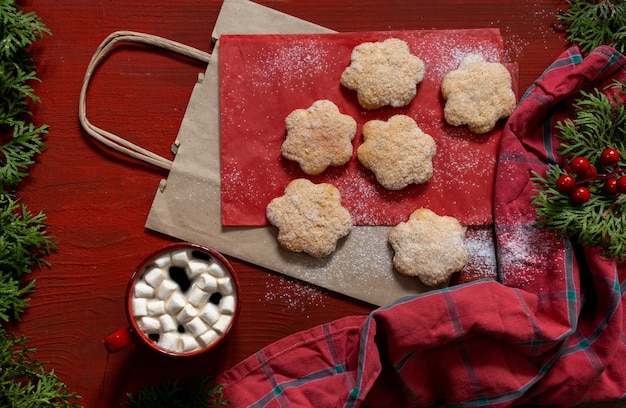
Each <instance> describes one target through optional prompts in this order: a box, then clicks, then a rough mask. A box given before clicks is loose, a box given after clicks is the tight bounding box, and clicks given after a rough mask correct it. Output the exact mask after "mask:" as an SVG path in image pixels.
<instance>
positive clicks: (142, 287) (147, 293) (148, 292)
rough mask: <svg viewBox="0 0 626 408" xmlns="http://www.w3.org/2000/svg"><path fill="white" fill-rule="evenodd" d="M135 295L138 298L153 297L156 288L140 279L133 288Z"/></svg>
mask: <svg viewBox="0 0 626 408" xmlns="http://www.w3.org/2000/svg"><path fill="white" fill-rule="evenodd" d="M133 293H134V294H135V297H138V298H151V297H153V296H154V288H153V287H152V286H150V285H147V284H145V283H144V282H141V281H138V282H137V283H135V287H134V288H133Z"/></svg>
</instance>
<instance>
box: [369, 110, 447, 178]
mask: <svg viewBox="0 0 626 408" xmlns="http://www.w3.org/2000/svg"><path fill="white" fill-rule="evenodd" d="M436 152H437V145H436V144H435V141H434V140H433V138H432V137H431V136H430V135H427V134H426V133H424V132H423V131H422V130H421V129H420V128H419V127H418V126H417V123H415V121H414V120H413V119H411V118H410V117H408V116H405V115H395V116H392V117H391V118H389V120H388V121H387V122H384V121H381V120H371V121H369V122H367V123H366V124H365V125H364V126H363V143H362V144H361V145H360V146H359V147H358V149H357V157H358V159H359V162H360V163H361V164H362V165H363V166H364V167H365V168H367V169H370V170H371V171H372V172H373V173H374V175H375V176H376V180H377V181H378V182H379V183H380V184H381V185H382V186H383V187H385V188H386V189H388V190H400V189H403V188H404V187H406V186H408V185H409V184H421V183H425V182H426V181H428V180H429V179H430V178H431V177H432V175H433V163H432V158H433V157H434V156H435V153H436Z"/></svg>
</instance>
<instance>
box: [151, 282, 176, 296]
mask: <svg viewBox="0 0 626 408" xmlns="http://www.w3.org/2000/svg"><path fill="white" fill-rule="evenodd" d="M176 289H178V284H177V283H176V282H174V281H173V280H171V279H165V280H164V281H163V282H161V285H159V287H158V288H157V291H156V296H157V298H159V299H161V300H165V299H167V298H169V297H170V295H171V294H172V293H174V291H175V290H176Z"/></svg>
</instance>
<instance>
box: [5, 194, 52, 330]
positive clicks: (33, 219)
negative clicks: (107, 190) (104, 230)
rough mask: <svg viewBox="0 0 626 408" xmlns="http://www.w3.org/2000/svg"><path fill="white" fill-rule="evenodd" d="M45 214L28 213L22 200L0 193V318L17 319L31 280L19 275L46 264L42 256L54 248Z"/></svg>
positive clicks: (30, 291) (30, 287)
mask: <svg viewBox="0 0 626 408" xmlns="http://www.w3.org/2000/svg"><path fill="white" fill-rule="evenodd" d="M45 221H46V216H45V214H43V213H42V212H40V213H38V214H35V215H33V214H31V213H30V212H29V211H28V209H27V208H26V206H25V205H24V204H20V203H18V202H17V201H16V200H15V199H14V198H12V197H11V196H10V195H8V194H5V193H0V319H1V320H4V321H9V320H10V319H14V320H19V318H20V315H21V313H22V312H23V311H24V309H25V308H26V307H28V301H29V299H28V298H26V296H27V295H28V294H30V293H32V291H33V290H34V286H35V282H34V280H31V281H30V282H28V283H26V284H24V282H23V281H22V280H21V278H22V277H23V276H24V275H26V274H28V273H30V272H31V271H32V269H33V267H34V266H36V267H37V268H41V267H42V266H49V263H48V261H47V260H46V259H45V256H47V255H49V254H50V252H51V251H52V250H54V249H56V243H55V241H54V237H52V236H51V235H49V234H48V233H47V232H46V227H47V225H46V223H45Z"/></svg>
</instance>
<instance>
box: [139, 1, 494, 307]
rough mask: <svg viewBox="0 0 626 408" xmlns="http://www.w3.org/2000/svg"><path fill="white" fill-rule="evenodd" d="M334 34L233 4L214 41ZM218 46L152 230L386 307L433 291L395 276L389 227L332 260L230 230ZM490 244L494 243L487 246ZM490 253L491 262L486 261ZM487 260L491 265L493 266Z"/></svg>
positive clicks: (372, 231)
mask: <svg viewBox="0 0 626 408" xmlns="http://www.w3.org/2000/svg"><path fill="white" fill-rule="evenodd" d="M322 32H331V31H330V30H328V29H326V28H323V27H320V26H317V25H314V24H312V23H309V22H305V21H302V20H299V19H296V18H294V17H292V16H288V15H285V14H282V13H279V12H277V11H275V10H272V9H269V8H266V7H263V6H260V5H258V4H255V3H252V2H249V1H246V0H225V1H224V4H223V6H222V10H221V12H220V15H219V17H218V20H217V23H216V26H215V30H214V39H219V37H220V35H221V34H228V33H231V34H262V33H322ZM218 49H219V41H218V42H217V44H216V46H215V49H214V52H213V58H212V61H211V62H210V64H209V66H208V68H207V70H206V72H205V73H204V75H200V76H199V80H198V83H197V84H196V86H195V87H194V90H193V93H192V96H191V98H190V101H189V105H188V107H187V111H186V114H185V117H184V119H183V122H182V124H181V127H180V131H179V134H178V137H177V140H176V143H175V145H176V146H177V153H176V158H175V160H174V163H173V166H172V169H171V171H170V173H169V175H168V178H167V180H163V181H162V182H161V185H160V186H159V189H158V190H157V192H156V195H155V198H154V201H153V205H152V208H151V210H150V213H149V215H148V219H147V221H146V228H148V229H151V230H154V231H158V232H161V233H164V234H167V235H170V236H172V237H176V238H178V239H181V240H185V241H190V242H194V243H198V244H202V245H206V246H209V247H212V248H214V249H216V250H218V251H220V252H222V253H224V254H227V255H230V256H233V257H235V258H238V259H241V260H243V261H248V262H251V263H254V264H256V265H259V266H261V267H265V268H268V269H271V270H273V271H276V272H279V273H283V274H285V275H288V276H291V277H294V278H298V279H301V280H304V281H306V282H310V283H312V284H315V285H318V286H321V287H323V288H327V289H330V290H332V291H335V292H338V293H342V294H345V295H348V296H351V297H354V298H357V299H360V300H362V301H365V302H368V303H371V304H374V305H384V304H387V303H389V302H391V301H393V300H395V299H397V298H399V297H401V296H404V295H407V294H411V293H419V292H423V291H425V290H426V288H425V287H424V286H423V285H422V284H421V283H420V282H419V280H418V279H415V278H406V277H402V276H401V275H399V274H397V273H395V272H394V271H393V268H392V263H391V257H392V254H391V250H390V248H389V247H388V244H387V239H386V238H387V234H388V230H389V229H388V227H356V228H354V229H353V230H352V232H351V233H350V234H349V236H348V237H347V238H346V239H345V240H343V241H341V242H340V245H339V247H338V250H337V251H336V252H335V253H334V255H332V256H330V257H328V258H327V259H323V260H318V259H313V258H312V257H310V256H308V255H303V254H292V253H287V252H285V251H283V250H281V249H280V248H279V246H278V244H277V242H276V231H275V229H273V228H272V227H223V226H222V223H221V210H220V160H219V157H220V151H219V135H220V130H219V119H220V108H219V88H218V87H219V78H218V67H219V64H218V60H217V57H218ZM484 232H485V231H475V232H472V231H470V234H472V233H476V234H479V235H480V237H479V238H480V240H479V241H477V242H481V249H480V251H478V252H480V253H481V258H484V259H482V260H479V263H480V262H482V264H483V265H486V266H487V267H494V268H495V266H494V265H491V264H490V263H489V262H488V259H490V257H492V255H490V254H489V253H492V252H493V245H492V244H491V241H490V240H487V241H485V240H483V237H482V235H483V234H484ZM484 242H488V244H487V245H483V244H482V243H484ZM485 252H486V254H484V253H485ZM483 255H484V256H483ZM485 260H486V261H485Z"/></svg>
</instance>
